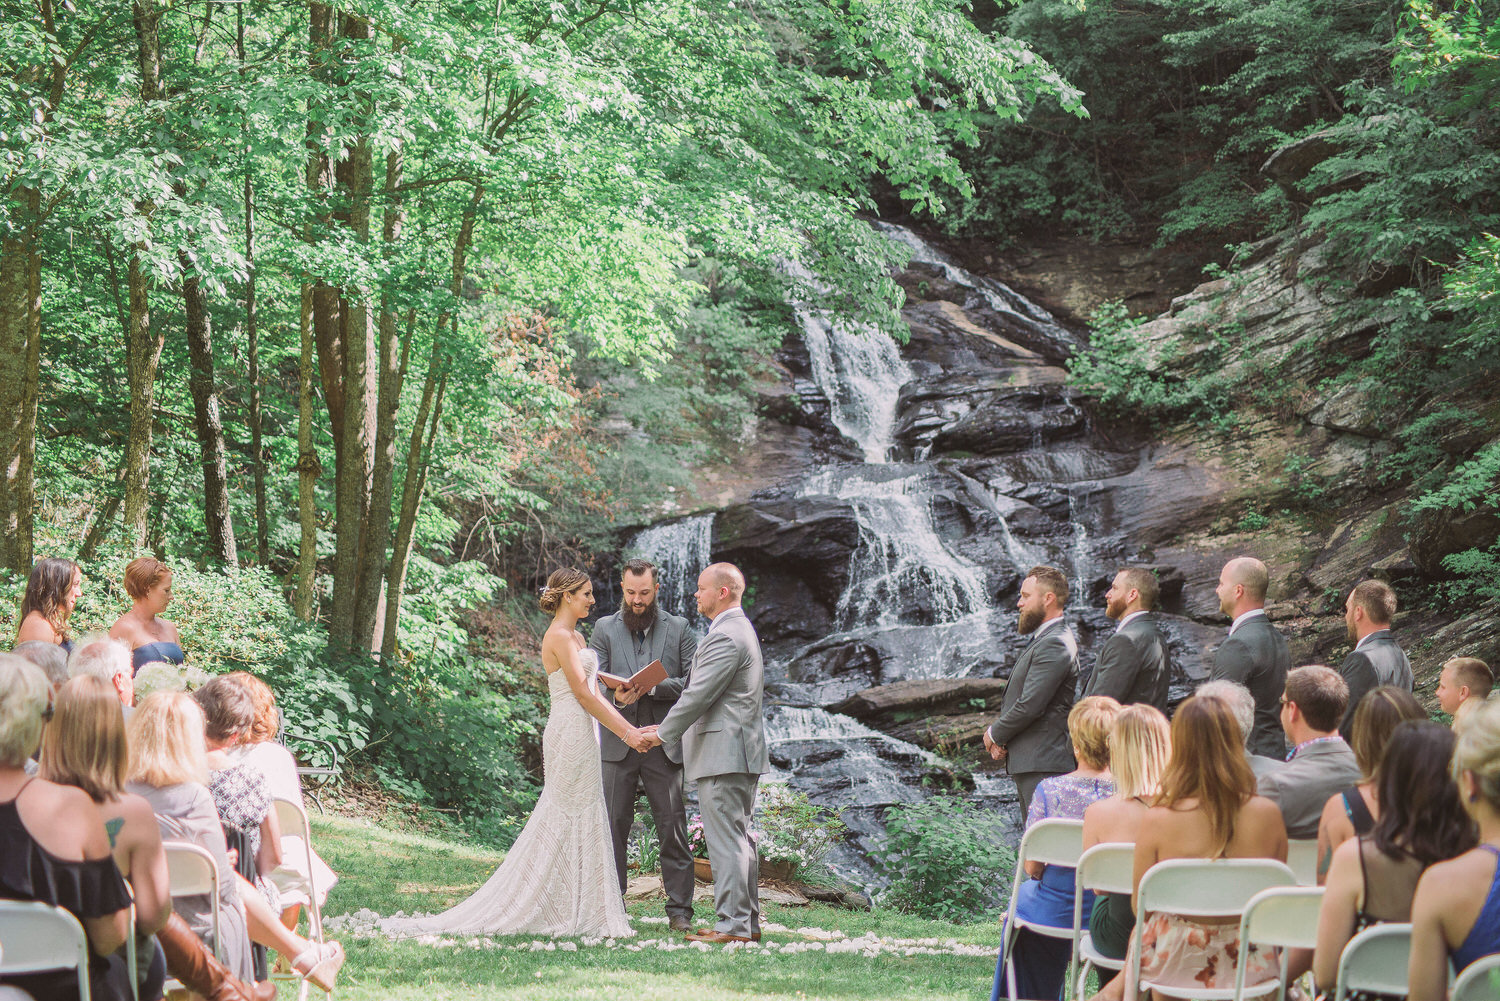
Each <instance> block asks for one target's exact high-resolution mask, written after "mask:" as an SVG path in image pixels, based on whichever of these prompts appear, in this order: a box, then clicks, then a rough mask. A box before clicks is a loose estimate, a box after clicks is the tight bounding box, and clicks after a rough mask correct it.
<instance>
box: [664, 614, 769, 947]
mask: <svg viewBox="0 0 1500 1001" xmlns="http://www.w3.org/2000/svg"><path fill="white" fill-rule="evenodd" d="M764 684H765V665H764V663H763V661H762V660H761V654H760V638H759V637H758V636H756V635H755V627H754V626H752V625H751V624H750V620H749V619H748V618H746V617H745V612H744V610H743V609H741V608H739V607H738V606H736V607H733V608H726V609H725V610H724V611H722V612H720V613H719V614H718V616H717V617H716V618H715V619H714V621H713V625H711V626H710V627H709V629H708V634H707V635H705V636H704V637H703V642H702V643H700V644H698V653H697V655H696V656H695V657H694V658H693V663H692V667H691V668H690V669H689V672H688V683H687V688H686V689H684V691H683V693H682V697H681V698H680V699H678V701H677V705H675V706H673V707H672V711H671V712H669V713H667V718H666V719H664V720H662V722H661V726H660V728H659V729H658V730H657V736H659V737H660V738H661V739H662V740H664V741H666V742H667V744H669V745H670V744H672V743H675V742H676V741H679V740H680V741H682V764H683V770H684V771H685V772H686V773H687V777H688V778H689V779H690V780H694V781H696V782H697V783H698V806H699V807H700V811H701V813H702V816H703V836H704V838H705V840H707V841H708V860H709V862H711V863H712V864H713V872H714V910H715V911H716V912H717V913H718V918H719V919H718V921H717V923H715V925H714V929H715V930H716V931H721V932H724V933H725V934H728V935H736V936H739V937H741V938H749V937H750V936H752V935H758V934H760V891H759V882H760V856H759V854H758V853H757V852H756V850H755V842H754V841H753V840H752V839H751V837H750V814H751V812H752V811H753V810H754V808H755V790H756V787H757V786H758V785H759V784H760V776H761V773H762V772H768V771H770V770H771V760H770V758H769V757H768V756H767V753H766V731H765V721H764V719H763V718H762V714H761V698H762V691H763V688H764Z"/></svg>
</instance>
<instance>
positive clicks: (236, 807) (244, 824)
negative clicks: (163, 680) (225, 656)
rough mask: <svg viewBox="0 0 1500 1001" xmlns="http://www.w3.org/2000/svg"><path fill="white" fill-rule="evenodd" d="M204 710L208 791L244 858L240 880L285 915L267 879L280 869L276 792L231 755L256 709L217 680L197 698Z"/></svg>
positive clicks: (241, 692) (232, 685)
mask: <svg viewBox="0 0 1500 1001" xmlns="http://www.w3.org/2000/svg"><path fill="white" fill-rule="evenodd" d="M193 701H195V702H197V703H198V708H199V709H202V710H203V720H204V731H203V735H204V740H205V742H206V744H207V749H208V756H207V761H208V791H209V792H211V793H212V794H213V797H214V806H215V807H217V808H218V811H219V820H220V821H222V822H223V824H224V833H225V836H226V837H228V838H229V840H230V843H231V844H234V845H235V846H236V847H240V846H243V851H242V852H241V855H240V866H239V872H240V875H242V876H244V877H245V878H246V879H247V880H249V881H250V882H251V883H253V884H255V888H256V889H257V890H259V891H260V892H261V894H262V895H263V896H264V897H265V898H266V902H267V903H268V904H270V906H271V910H273V911H275V912H277V913H278V914H280V913H281V907H280V897H279V895H278V894H277V892H276V887H275V885H274V884H273V883H271V881H270V880H269V879H267V878H266V877H268V876H269V875H270V874H271V872H272V870H274V869H275V868H276V867H277V866H278V865H280V864H281V827H280V825H279V824H278V823H277V822H276V811H274V810H272V809H271V787H270V785H269V783H267V781H266V775H265V773H264V772H262V771H261V770H260V769H259V768H258V767H256V766H255V765H253V764H251V763H250V762H247V761H245V760H244V759H243V758H231V757H230V756H229V754H228V749H229V748H231V747H233V746H234V745H236V744H238V743H239V741H240V738H241V737H242V736H243V735H244V734H247V733H249V732H250V727H251V725H252V724H253V723H254V722H255V703H254V702H252V701H250V693H249V692H247V691H245V688H244V686H243V685H240V684H238V683H237V682H234V681H231V680H230V679H228V678H225V677H218V678H214V679H213V680H212V681H210V682H209V683H208V684H206V685H204V686H203V687H201V688H199V689H198V690H197V691H196V692H194V693H193Z"/></svg>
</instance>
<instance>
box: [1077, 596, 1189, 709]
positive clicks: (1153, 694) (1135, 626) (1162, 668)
mask: <svg viewBox="0 0 1500 1001" xmlns="http://www.w3.org/2000/svg"><path fill="white" fill-rule="evenodd" d="M1171 677H1172V656H1171V654H1170V653H1169V652H1168V650H1167V639H1166V637H1165V636H1163V635H1162V634H1161V630H1160V629H1158V628H1157V627H1156V616H1155V615H1153V614H1152V613H1150V612H1146V613H1144V614H1142V615H1138V616H1136V617H1135V618H1133V619H1131V620H1130V621H1129V622H1127V623H1126V624H1125V625H1124V626H1121V627H1120V628H1119V629H1118V630H1116V631H1115V634H1114V635H1113V636H1111V637H1110V638H1109V639H1107V640H1105V641H1104V646H1102V647H1100V648H1099V656H1098V658H1097V659H1096V660H1095V661H1094V673H1093V674H1091V675H1090V676H1089V683H1088V686H1087V687H1086V688H1085V689H1084V690H1083V694H1084V695H1085V696H1089V695H1108V696H1110V697H1111V698H1113V699H1115V700H1116V701H1118V702H1119V703H1120V704H1121V705H1130V704H1132V703H1136V702H1141V703H1145V704H1146V705H1148V706H1155V707H1156V708H1158V709H1160V710H1161V711H1162V713H1163V714H1165V713H1166V711H1167V682H1168V681H1170V680H1171Z"/></svg>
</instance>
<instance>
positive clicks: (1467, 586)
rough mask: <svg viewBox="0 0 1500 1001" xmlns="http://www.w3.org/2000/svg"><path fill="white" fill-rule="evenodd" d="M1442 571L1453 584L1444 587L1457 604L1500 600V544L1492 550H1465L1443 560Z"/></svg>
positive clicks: (1449, 583)
mask: <svg viewBox="0 0 1500 1001" xmlns="http://www.w3.org/2000/svg"><path fill="white" fill-rule="evenodd" d="M1443 569H1445V570H1447V571H1448V572H1449V573H1451V574H1453V575H1454V578H1455V579H1454V580H1451V581H1446V582H1444V584H1443V585H1442V590H1443V592H1444V594H1445V596H1446V597H1447V598H1448V599H1449V600H1451V601H1455V602H1471V601H1495V600H1500V542H1497V543H1496V544H1495V545H1493V546H1491V547H1490V548H1489V549H1465V550H1464V551H1463V552H1460V553H1453V554H1451V555H1449V556H1444V557H1443Z"/></svg>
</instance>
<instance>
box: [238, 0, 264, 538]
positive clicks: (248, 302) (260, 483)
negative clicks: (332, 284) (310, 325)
mask: <svg viewBox="0 0 1500 1001" xmlns="http://www.w3.org/2000/svg"><path fill="white" fill-rule="evenodd" d="M235 54H236V56H237V57H238V59H239V61H240V77H241V79H243V78H244V75H245V5H244V4H240V5H239V6H238V7H236V8H235ZM241 128H242V130H243V131H245V133H246V135H245V271H246V277H245V356H246V357H245V361H246V364H247V366H248V368H249V376H250V414H249V419H250V470H251V474H252V475H253V476H254V478H255V559H256V562H257V563H259V564H260V565H261V566H265V565H266V564H267V563H268V562H270V559H271V527H270V523H269V520H268V517H267V513H266V457H265V452H264V445H263V444H262V442H261V420H260V331H259V329H258V327H257V323H258V321H259V317H257V316H256V314H255V185H254V183H253V181H252V179H251V171H250V137H249V134H248V130H249V120H248V118H247V119H245V120H244V121H243V124H242V126H241Z"/></svg>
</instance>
